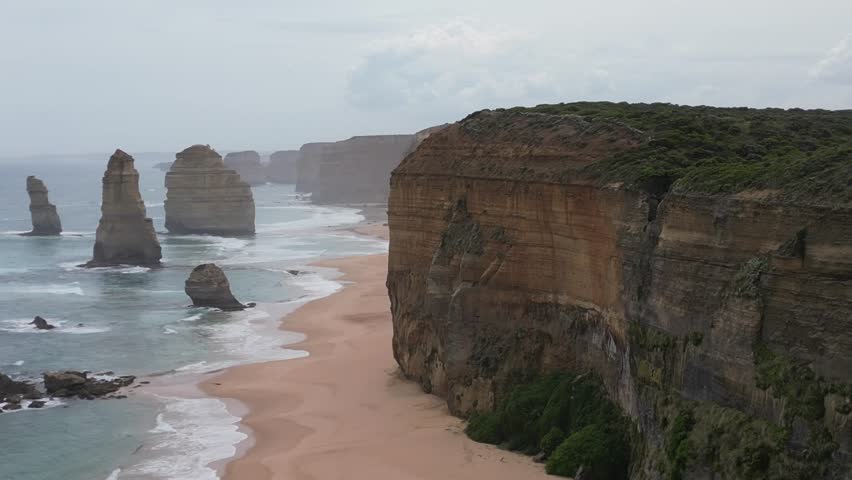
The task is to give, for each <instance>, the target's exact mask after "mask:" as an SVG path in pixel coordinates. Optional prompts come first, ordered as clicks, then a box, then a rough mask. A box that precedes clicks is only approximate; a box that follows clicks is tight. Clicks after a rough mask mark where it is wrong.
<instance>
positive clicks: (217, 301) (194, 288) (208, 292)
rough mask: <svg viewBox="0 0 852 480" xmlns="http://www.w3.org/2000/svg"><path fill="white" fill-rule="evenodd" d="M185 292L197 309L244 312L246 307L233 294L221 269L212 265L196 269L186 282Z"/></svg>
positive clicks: (207, 264) (206, 264)
mask: <svg viewBox="0 0 852 480" xmlns="http://www.w3.org/2000/svg"><path fill="white" fill-rule="evenodd" d="M184 290H185V291H186V294H187V295H188V296H189V298H191V299H192V304H193V305H195V306H196V307H213V308H220V309H222V310H242V309H244V308H245V307H246V306H245V305H243V304H242V303H240V302H238V301H237V299H236V298H234V295H233V294H232V293H231V284H230V283H229V282H228V278H227V277H226V276H225V273H224V272H223V271H222V269H221V268H219V267H217V266H216V265H214V264H212V263H205V264H202V265H199V266H197V267H195V269H193V270H192V273H191V274H190V275H189V278H188V279H187V280H186V285H185V288H184Z"/></svg>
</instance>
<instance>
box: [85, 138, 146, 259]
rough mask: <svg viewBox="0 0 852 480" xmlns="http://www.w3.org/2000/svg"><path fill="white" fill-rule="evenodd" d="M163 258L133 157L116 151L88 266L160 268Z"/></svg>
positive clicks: (105, 179)
mask: <svg viewBox="0 0 852 480" xmlns="http://www.w3.org/2000/svg"><path fill="white" fill-rule="evenodd" d="M160 258H162V254H161V251H160V242H159V240H157V233H156V232H155V231H154V223H153V222H152V221H151V219H150V218H147V216H146V212H145V203H143V201H142V196H141V195H140V194H139V172H138V171H136V168H135V167H134V166H133V157H131V156H130V155H128V154H127V153H125V152H123V151H121V150H116V151H115V153H114V154H113V155H112V156H111V157H110V159H109V163H108V164H107V169H106V172H105V173H104V177H103V199H102V201H101V220H100V222H99V223H98V230H97V233H96V236H95V247H94V254H93V257H92V260H91V261H89V262H88V263H87V264H86V266H87V267H102V266H109V265H142V266H157V265H159V264H160Z"/></svg>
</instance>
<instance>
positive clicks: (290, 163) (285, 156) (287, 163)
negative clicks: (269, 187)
mask: <svg viewBox="0 0 852 480" xmlns="http://www.w3.org/2000/svg"><path fill="white" fill-rule="evenodd" d="M298 173H299V151H298V150H281V151H278V152H275V153H273V154H272V155H270V156H269V164H268V165H267V166H266V178H267V179H268V180H269V181H270V182H274V183H292V184H295V183H296V179H297V178H298Z"/></svg>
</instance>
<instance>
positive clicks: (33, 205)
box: [27, 176, 62, 236]
mask: <svg viewBox="0 0 852 480" xmlns="http://www.w3.org/2000/svg"><path fill="white" fill-rule="evenodd" d="M27 193H28V194H29V196H30V216H31V217H32V221H33V230H32V231H31V232H29V233H27V235H31V236H49V235H59V234H60V233H62V222H60V221H59V214H57V213H56V206H55V205H53V204H52V203H50V201H48V199H47V187H45V186H44V182H42V181H41V180H39V179H38V178H36V177H33V176H29V177H27Z"/></svg>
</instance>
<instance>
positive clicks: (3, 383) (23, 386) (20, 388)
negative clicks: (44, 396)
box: [0, 373, 41, 402]
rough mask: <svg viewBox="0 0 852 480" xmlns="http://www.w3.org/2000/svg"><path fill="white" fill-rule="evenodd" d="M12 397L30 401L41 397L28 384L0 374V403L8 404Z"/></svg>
mask: <svg viewBox="0 0 852 480" xmlns="http://www.w3.org/2000/svg"><path fill="white" fill-rule="evenodd" d="M13 397H18V398H23V399H32V398H39V397H41V393H40V392H39V391H38V389H36V387H35V386H34V385H32V384H30V383H29V382H24V381H17V380H12V379H11V378H9V377H8V376H7V375H4V374H2V373H0V401H2V402H9V401H10V400H11V399H13Z"/></svg>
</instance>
